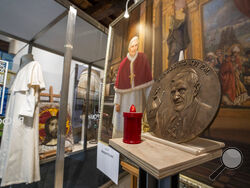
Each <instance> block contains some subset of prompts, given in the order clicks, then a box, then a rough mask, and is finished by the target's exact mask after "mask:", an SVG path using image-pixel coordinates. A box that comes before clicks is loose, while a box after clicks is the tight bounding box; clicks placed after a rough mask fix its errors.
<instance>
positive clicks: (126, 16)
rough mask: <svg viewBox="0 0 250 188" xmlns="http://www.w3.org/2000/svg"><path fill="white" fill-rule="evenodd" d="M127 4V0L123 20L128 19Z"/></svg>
mask: <svg viewBox="0 0 250 188" xmlns="http://www.w3.org/2000/svg"><path fill="white" fill-rule="evenodd" d="M128 2H129V0H127V2H126V10H125V13H124V18H128V17H129V13H128Z"/></svg>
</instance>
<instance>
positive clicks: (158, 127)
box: [146, 59, 221, 143]
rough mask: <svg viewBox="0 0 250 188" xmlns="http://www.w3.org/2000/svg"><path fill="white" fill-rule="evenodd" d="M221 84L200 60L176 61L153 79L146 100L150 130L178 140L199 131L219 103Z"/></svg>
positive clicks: (212, 71) (171, 139)
mask: <svg viewBox="0 0 250 188" xmlns="http://www.w3.org/2000/svg"><path fill="white" fill-rule="evenodd" d="M220 99H221V87H220V82H219V79H218V77H217V74H216V73H215V71H214V70H213V69H212V68H211V67H210V66H209V65H207V64H206V63H204V62H202V61H200V60H192V59H190V60H183V61H180V62H178V63H175V64H174V65H173V66H171V67H170V68H169V69H168V70H167V71H165V72H164V73H163V74H162V76H161V77H160V78H159V79H158V80H156V81H155V83H154V85H153V87H152V89H151V92H150V95H149V98H148V102H147V109H146V110H147V119H148V123H149V126H150V131H152V132H153V134H154V135H155V136H157V137H159V138H163V139H166V140H169V141H172V142H176V143H181V142H186V141H189V140H191V139H193V138H195V137H196V136H198V135H199V134H200V133H202V132H203V131H204V130H205V129H206V128H207V127H208V126H209V125H210V123H211V122H212V120H213V119H214V117H215V115H216V112H217V110H218V108H219V105H220Z"/></svg>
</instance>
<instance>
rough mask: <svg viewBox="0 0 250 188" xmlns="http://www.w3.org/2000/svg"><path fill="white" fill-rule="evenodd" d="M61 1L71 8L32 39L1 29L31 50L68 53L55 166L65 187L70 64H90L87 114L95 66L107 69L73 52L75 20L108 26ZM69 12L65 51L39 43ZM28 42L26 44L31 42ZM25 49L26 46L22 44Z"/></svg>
mask: <svg viewBox="0 0 250 188" xmlns="http://www.w3.org/2000/svg"><path fill="white" fill-rule="evenodd" d="M56 2H57V3H59V4H61V5H62V6H64V7H65V8H66V9H67V10H65V11H64V12H63V13H61V14H60V15H59V16H57V17H56V18H55V19H54V20H52V21H51V22H50V23H49V24H47V25H46V26H45V27H44V28H42V29H41V30H40V31H39V32H38V33H36V34H35V35H34V36H33V37H32V39H31V40H26V39H24V38H22V37H19V36H16V35H12V34H10V33H7V32H5V31H1V30H0V35H3V36H6V37H10V38H12V39H15V40H18V41H21V42H24V43H26V44H27V45H28V53H32V48H33V47H37V48H39V49H42V50H45V51H48V52H51V53H54V54H57V55H60V56H64V65H63V75H62V85H61V100H60V114H59V127H58V142H57V153H56V167H55V179H54V187H55V188H62V187H63V175H64V158H65V155H64V154H65V151H64V146H65V134H66V133H65V129H66V127H65V126H66V113H67V104H68V90H69V78H70V64H71V61H72V60H75V61H78V62H80V63H83V64H86V65H87V66H88V80H87V93H86V96H87V97H86V98H87V101H88V102H87V106H86V117H88V104H89V92H90V78H91V69H92V67H96V68H99V69H101V70H103V68H102V67H100V66H98V65H95V64H94V63H95V62H99V61H101V60H103V58H102V59H97V60H95V61H91V62H89V61H87V60H84V59H81V58H78V57H74V56H72V52H73V39H74V32H75V22H76V17H77V16H79V17H80V18H81V19H83V20H84V21H86V22H88V23H89V24H91V25H93V26H94V27H95V28H97V29H98V30H100V31H102V32H103V33H105V34H107V32H108V29H107V28H106V27H105V26H104V25H102V24H101V23H100V22H98V21H97V20H95V19H94V18H92V17H90V16H89V15H87V14H86V13H85V12H83V11H82V10H81V9H79V8H77V7H75V6H74V5H73V4H72V3H70V2H69V1H66V0H56ZM67 15H68V22H67V31H66V42H65V46H64V47H65V52H64V53H62V52H59V51H57V50H54V49H51V48H48V47H46V46H43V45H40V44H37V43H36V40H38V39H39V38H40V37H41V36H43V35H44V34H45V33H46V32H47V31H48V30H49V29H51V28H52V27H53V26H54V25H56V24H57V23H58V22H59V21H61V20H62V19H63V18H65V16H67ZM27 45H25V47H26V46H27ZM22 49H23V48H22ZM87 125H88V118H86V119H85V127H84V128H85V132H84V134H85V135H84V137H85V139H84V143H83V146H84V150H83V151H86V150H87V139H86V138H87V131H86V130H87V127H86V126H87Z"/></svg>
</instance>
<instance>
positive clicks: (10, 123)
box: [0, 61, 45, 186]
mask: <svg viewBox="0 0 250 188" xmlns="http://www.w3.org/2000/svg"><path fill="white" fill-rule="evenodd" d="M33 86H37V87H39V89H38V90H35V89H34V87H33ZM44 88H45V84H44V80H43V76H42V70H41V66H40V64H39V63H38V62H37V61H32V62H30V63H28V64H27V65H25V66H24V67H23V68H22V69H20V71H19V72H18V74H17V76H16V79H15V81H14V83H13V85H12V87H11V89H10V90H11V95H10V99H9V102H8V107H7V111H6V117H5V118H6V119H7V122H6V123H5V125H4V129H3V137H2V144H1V150H0V178H2V182H1V186H7V185H11V184H19V183H32V182H35V181H39V180H40V166H39V153H38V145H39V133H38V125H39V117H38V108H36V109H35V107H36V96H38V95H37V93H38V92H39V90H41V89H44Z"/></svg>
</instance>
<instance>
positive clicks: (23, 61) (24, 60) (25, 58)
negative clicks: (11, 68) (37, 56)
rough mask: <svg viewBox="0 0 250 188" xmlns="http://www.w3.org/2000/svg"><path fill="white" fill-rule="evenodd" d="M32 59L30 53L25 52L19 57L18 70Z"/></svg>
mask: <svg viewBox="0 0 250 188" xmlns="http://www.w3.org/2000/svg"><path fill="white" fill-rule="evenodd" d="M31 61H34V58H33V55H32V54H26V55H23V56H22V57H21V60H20V66H19V70H20V69H21V68H23V67H24V66H25V65H27V64H28V63H29V62H31Z"/></svg>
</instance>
